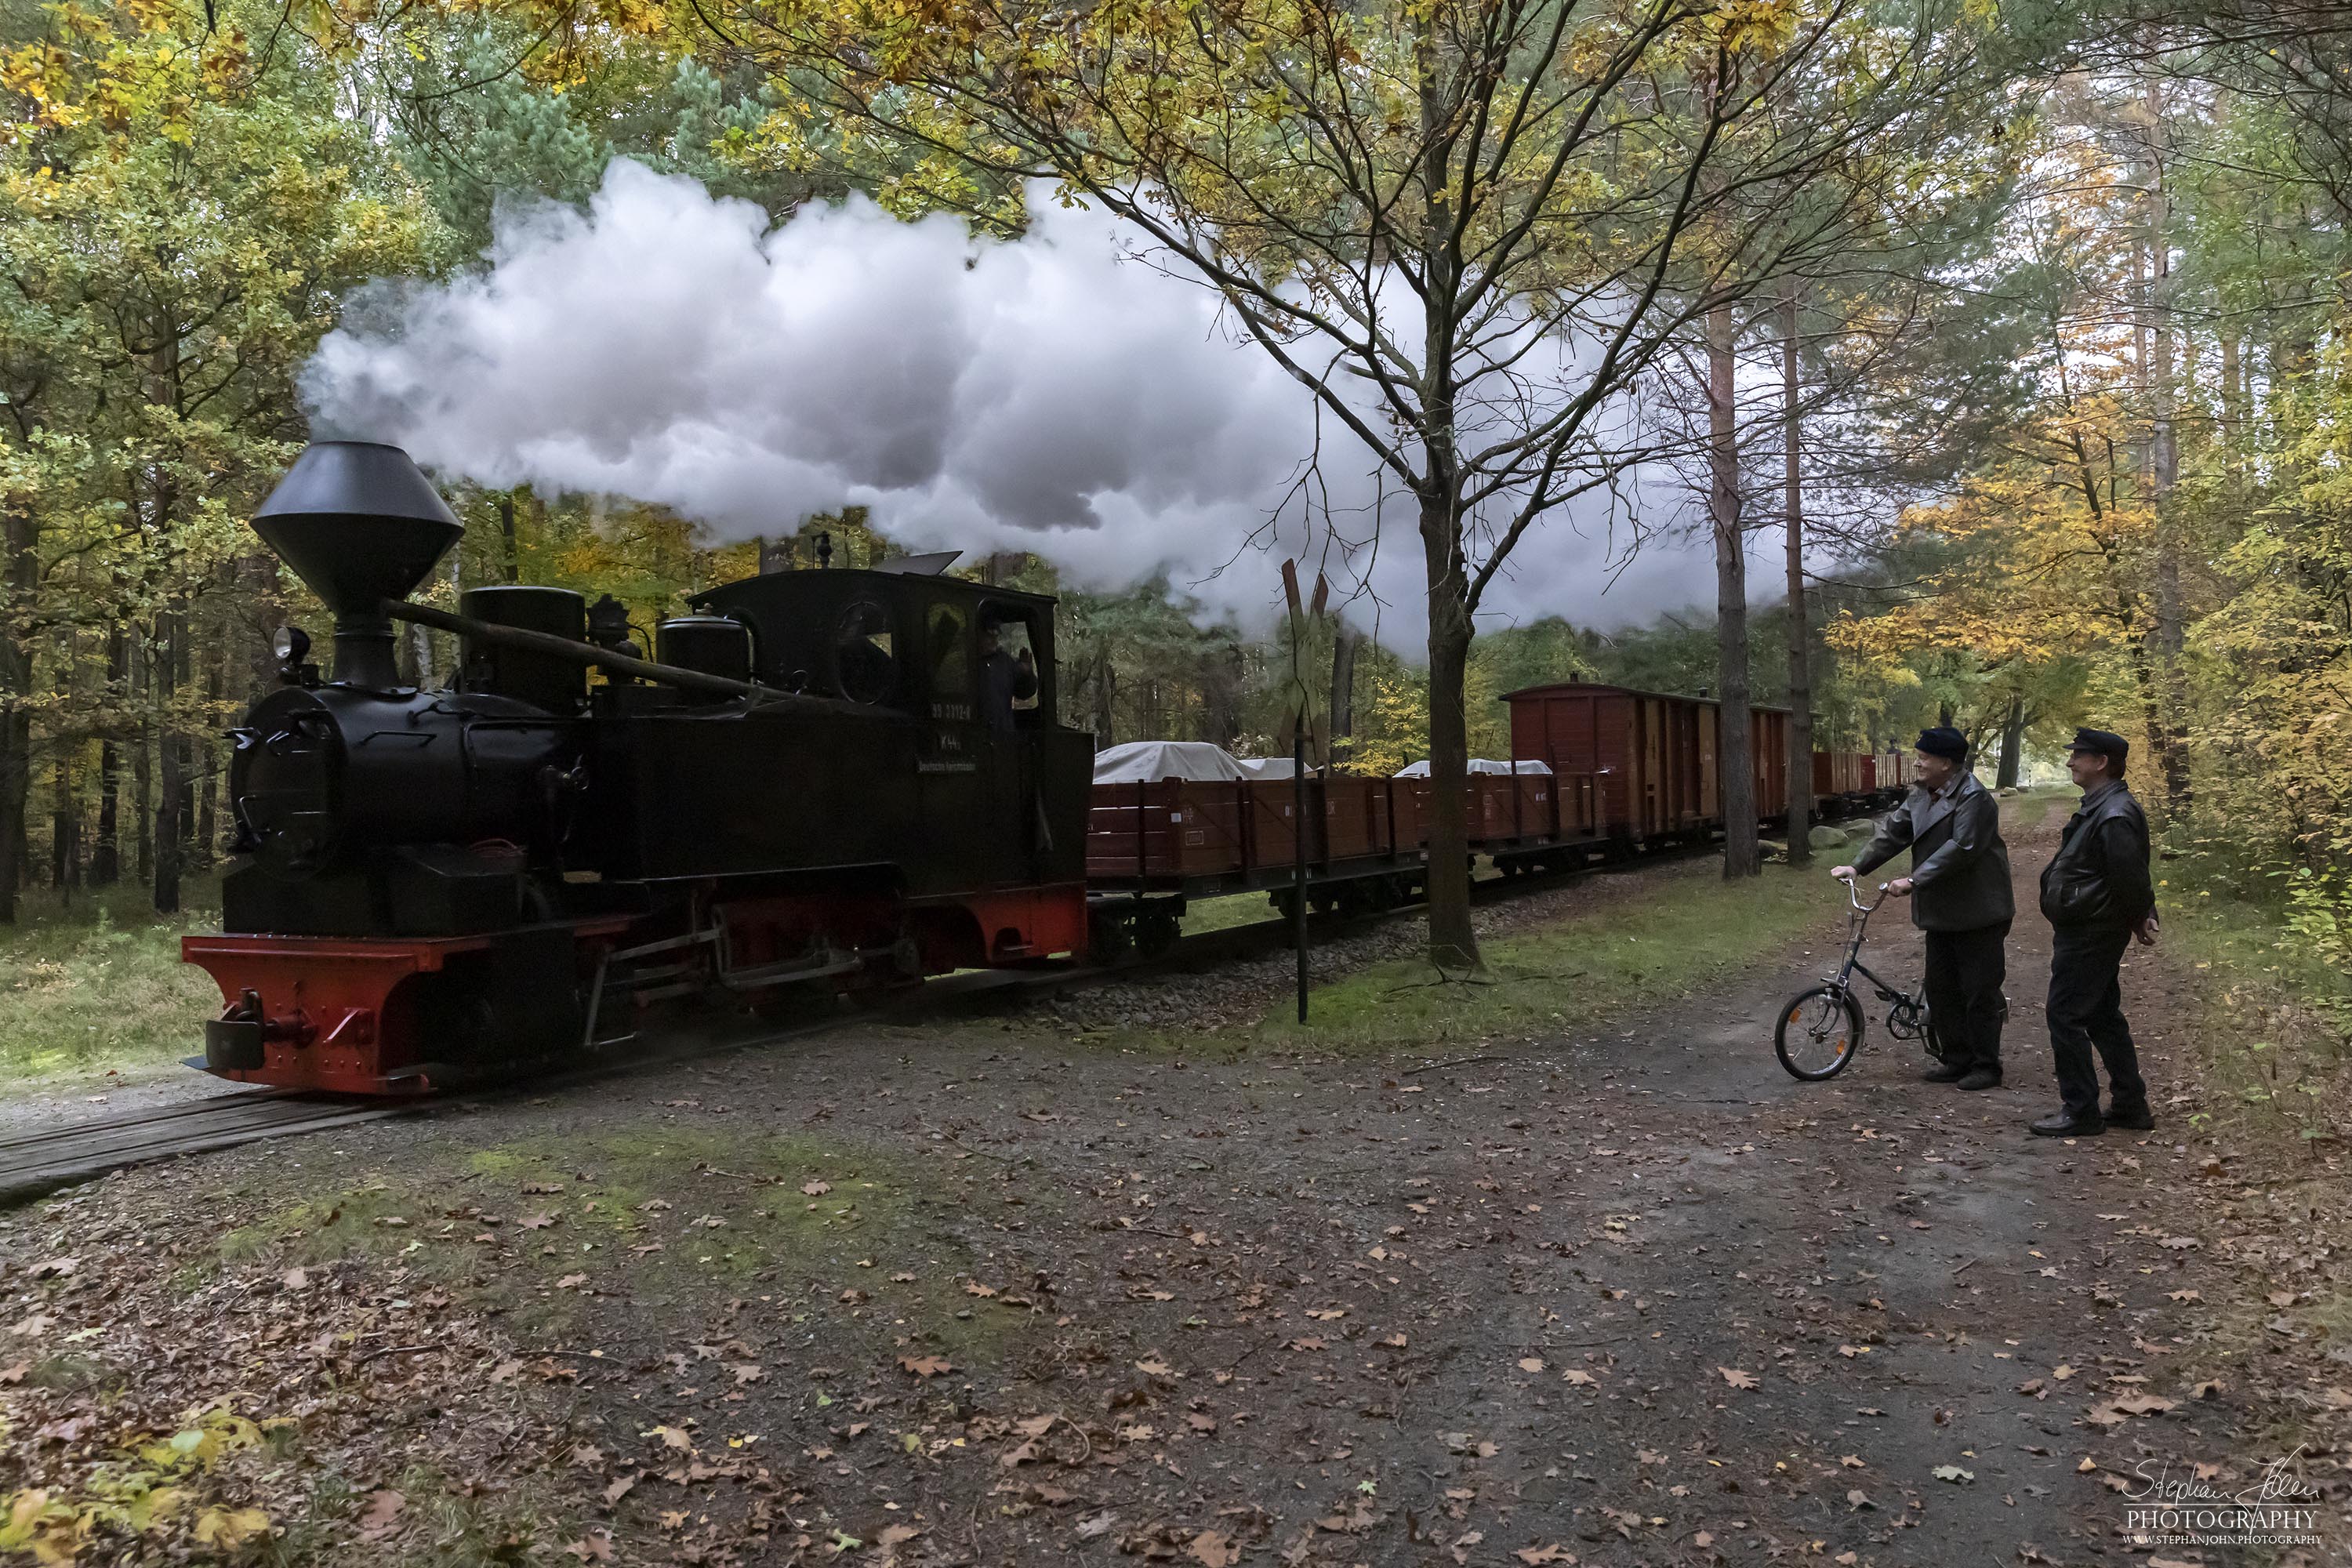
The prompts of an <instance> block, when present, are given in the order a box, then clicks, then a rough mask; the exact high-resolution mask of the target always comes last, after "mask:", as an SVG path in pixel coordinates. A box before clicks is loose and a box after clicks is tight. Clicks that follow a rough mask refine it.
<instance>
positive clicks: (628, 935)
mask: <svg viewBox="0 0 2352 1568" xmlns="http://www.w3.org/2000/svg"><path fill="white" fill-rule="evenodd" d="M252 521H253V526H254V529H255V530H256V531H257V532H258V533H259V534H260V536H261V538H262V540H263V541H264V542H266V543H267V544H268V546H269V547H270V548H271V549H272V550H273V551H275V552H277V553H278V556H279V558H280V559H281V560H283V561H284V562H285V563H286V564H287V565H288V566H289V567H291V568H292V569H293V571H294V572H295V574H297V575H299V577H300V578H301V579H302V581H303V582H304V583H306V584H309V585H310V589H311V590H312V592H314V593H315V594H316V595H318V596H319V598H320V600H321V601H322V602H323V603H324V604H325V605H326V606H327V608H328V609H329V611H330V612H331V614H332V616H333V617H334V640H333V658H332V665H331V674H329V675H328V676H325V677H322V676H321V675H320V669H319V667H318V666H317V665H316V664H314V663H312V662H311V661H310V639H309V637H308V636H307V635H306V634H304V633H303V632H301V631H300V630H299V629H297V628H293V627H288V628H285V629H283V630H281V632H280V633H279V634H278V648H277V652H278V659H279V662H280V669H279V677H278V679H279V684H278V689H276V690H273V691H271V692H270V693H268V695H267V696H265V697H263V698H262V699H260V700H258V701H257V702H256V703H255V704H254V705H253V707H252V709H251V710H249V711H248V713H247V715H246V719H245V722H244V723H243V724H241V725H239V726H237V727H236V729H235V730H234V731H232V732H231V733H232V735H233V737H234V740H235V742H236V750H235V752H234V754H233V757H232V759H231V763H230V769H229V795H230V805H231V810H232V816H233V821H234V831H235V835H236V837H235V839H234V842H233V843H232V844H231V846H230V847H231V849H232V850H233V852H234V858H233V859H232V862H231V869H230V870H229V871H228V873H227V875H226V878H225V879H224V880H223V884H222V893H221V903H222V922H221V923H222V926H223V928H224V929H223V930H222V931H221V932H219V933H218V934H207V935H196V936H190V937H187V938H185V939H184V942H183V944H182V955H183V956H184V958H185V959H186V960H187V961H188V962H189V963H195V964H199V965H201V966H202V967H203V968H205V970H206V971H208V972H209V973H211V974H212V976H213V977H214V979H215V981H216V982H218V984H219V985H220V988H221V994H222V998H223V1005H222V1010H221V1013H220V1015H219V1016H217V1017H215V1018H214V1019H212V1020H210V1021H209V1022H208V1023H207V1024H206V1025H205V1054H204V1055H203V1057H201V1058H191V1064H190V1065H192V1066H197V1067H201V1068H205V1069H206V1070H208V1071H210V1072H213V1073H216V1074H218V1075H220V1076H221V1077H224V1078H228V1079H238V1080H242V1081H246V1082H255V1083H268V1084H276V1085H282V1086H287V1087H291V1088H299V1089H320V1090H328V1091H335V1092H342V1093H353V1094H370V1095H408V1094H422V1093H426V1092H429V1091H431V1090H434V1089H445V1088H448V1087H451V1086H453V1085H458V1084H463V1083H465V1082H467V1081H470V1080H477V1079H486V1078H491V1077H505V1076H511V1075H515V1074H518V1073H522V1072H526V1071H528V1070H530V1068H533V1067H534V1066H538V1065H541V1064H552V1063H559V1062H564V1061H569V1060H572V1059H576V1058H579V1057H581V1056H582V1055H583V1054H586V1053H588V1052H591V1051H593V1050H594V1049H595V1048H597V1047H598V1046H599V1045H600V1043H601V1041H600V1033H602V1032H611V1029H612V1020H613V1018H614V1016H615V1014H616V1013H618V1012H621V1011H624V1010H633V1009H635V1007H637V1006H639V1005H647V1004H651V1003H655V1002H657V1001H660V1000H661V999H663V998H666V997H675V996H682V995H688V994H710V993H714V992H715V993H718V994H734V995H737V996H739V997H741V998H743V999H745V1000H746V1001H749V1002H751V1003H754V1004H758V1003H761V1002H763V1001H765V1000H768V999H771V998H774V997H777V996H779V995H782V994H786V993H787V992H789V991H792V990H795V989H799V988H802V987H804V986H806V985H808V984H811V983H814V984H821V985H826V986H831V987H835V988H836V989H844V990H855V989H858V988H866V987H883V986H891V985H899V984H911V983H913V982H915V981H918V980H920V979H921V978H923V977H924V976H927V975H932V974H938V973H945V972H948V971H950V970H955V969H961V968H982V967H992V966H1012V965H1025V964H1031V963H1037V962H1040V961H1043V960H1046V959H1049V958H1053V957H1055V956H1058V955H1063V954H1069V953H1075V952H1081V951H1090V952H1094V953H1095V954H1097V955H1098V956H1115V955H1117V954H1118V953H1121V952H1128V951H1133V950H1135V949H1138V948H1140V949H1141V950H1143V951H1145V952H1151V951H1155V950H1157V949H1160V948H1163V947H1165V946H1166V945H1168V944H1170V943H1172V942H1174V941H1175V939H1176V935H1177V931H1178V929H1179V928H1178V918H1179V917H1180V916H1181V913H1182V911H1183V909H1184V907H1185V903H1186V900H1188V899H1192V898H1199V897H1206V896H1212V895H1216V894H1226V893H1233V892H1237V891H1267V892H1271V893H1273V894H1274V896H1275V897H1276V900H1277V901H1279V900H1286V899H1288V898H1290V897H1291V896H1292V894H1293V889H1294V887H1295V885H1296V884H1295V879H1296V877H1297V866H1298V864H1299V862H1300V861H1301V860H1304V861H1305V862H1306V863H1307V867H1308V868H1309V873H1308V874H1309V881H1308V889H1309V897H1310V899H1311V900H1313V905H1314V907H1315V908H1317V909H1318V910H1340V911H1343V912H1344V911H1349V910H1373V909H1380V908H1385V907H1389V906H1391V905H1392V904H1394V903H1396V902H1397V901H1399V900H1403V899H1406V898H1409V897H1411V896H1412V895H1413V894H1414V893H1415V892H1416V891H1417V890H1418V889H1419V887H1420V885H1421V882H1422V879H1423V873H1424V872H1425V870H1426V867H1427V833H1426V826H1427V822H1428V817H1429V801H1428V788H1429V785H1428V782H1427V781H1426V780H1408V779H1351V778H1344V777H1339V776H1331V775H1326V776H1320V777H1317V778H1314V779H1312V780H1309V781H1304V782H1299V783H1292V782H1279V783H1272V784H1266V783H1249V782H1233V783H1223V782H1219V783H1189V782H1183V781H1175V780H1162V781H1158V782H1150V783H1145V784H1100V785H1097V784H1094V782H1093V767H1092V760H1093V752H1094V742H1093V738H1092V737H1091V736H1090V735H1089V734H1087V732H1086V731H1079V730H1071V729H1066V728H1063V727H1061V726H1060V725H1059V724H1057V723H1056V722H1055V715H1056V714H1057V713H1058V712H1059V711H1060V708H1059V705H1058V703H1057V702H1056V700H1055V698H1056V693H1055V658H1054V616H1053V609H1054V604H1053V601H1052V600H1051V599H1047V598H1044V597H1040V596H1038V595H1032V594H1023V593H1015V592H1013V591H1010V590H1007V589H1003V588H999V587H993V586H988V585H984V584H974V583H967V582H963V581H961V580H959V579H956V578H951V577H948V576H945V575H942V574H939V573H938V572H937V570H936V568H937V567H938V566H939V565H942V564H944V563H945V560H946V559H947V558H944V557H932V558H921V557H919V558H916V559H915V561H913V562H911V563H908V562H901V563H887V564H886V565H884V566H881V567H877V568H874V569H870V570H865V571H852V570H846V569H845V570H837V571H836V570H823V571H799V572H783V573H775V574H765V575H761V576H758V577H753V578H749V579H746V580H744V581H741V582H736V583H730V584H724V585H723V586H720V587H717V588H713V589H710V590H709V591H708V592H705V593H702V594H698V595H693V596H692V597H691V598H690V599H689V600H688V604H689V605H690V606H691V608H692V610H693V612H694V613H692V614H689V615H685V616H676V617H673V618H671V619H668V620H665V621H662V622H661V623H660V624H659V625H658V626H656V627H655V629H654V635H653V643H654V658H651V659H648V658H645V657H644V651H643V650H642V649H641V648H640V647H637V645H636V643H635V640H634V637H635V634H634V632H633V631H632V628H631V627H630V625H629V620H628V615H627V612H626V610H625V608H624V607H623V606H622V605H619V604H617V603H615V602H614V600H612V599H611V598H610V597H609V596H607V597H605V598H604V599H601V600H600V601H598V602H597V603H596V604H594V605H590V604H588V603H587V602H586V601H585V599H584V597H583V595H580V594H577V593H574V592H572V591H571V590H568V589H563V588H552V587H541V586H530V585H505V586H495V587H478V588H475V589H472V590H470V591H468V592H467V593H465V594H464V595H461V596H460V598H459V600H458V613H457V614H455V615H451V614H448V613H446V612H443V611H439V610H435V609H432V608H430V607H427V606H425V605H416V604H413V603H409V602H408V601H407V597H406V596H407V595H409V594H410V593H411V592H412V591H414V590H415V587H416V586H417V584H420V583H422V582H423V581H424V580H425V577H426V576H427V574H430V573H431V572H432V570H433V568H434V566H435V564H436V563H437V562H438V561H439V560H440V559H441V558H442V557H443V556H444V555H445V554H446V552H447V551H448V550H449V548H450V546H451V545H453V544H454V543H455V542H457V538H458V537H459V535H460V534H462V533H463V531H464V529H463V528H462V526H461V525H460V524H459V523H458V521H457V517H456V516H455V515H454V514H453V513H452V512H451V511H450V510H449V508H448V506H447V505H446V503H445V502H444V501H443V500H442V499H441V497H440V495H439V494H438V493H436V491H435V489H433V486H432V484H431V483H430V482H429V481H428V480H427V479H425V476H424V475H423V474H422V473H420V472H419V471H418V470H417V468H416V467H415V465H414V464H413V463H412V462H410V460H409V458H408V456H407V454H406V453H404V452H403V451H401V450H400V449H399V448H398V447H386V446H380V445H375V444H373V443H367V442H352V441H320V442H316V443H313V444H312V445H311V446H310V447H308V448H307V449H306V450H305V451H304V452H303V453H302V455H301V457H300V458H299V459H297V461H296V462H295V464H294V466H293V468H290V469H289V471H288V473H287V475H286V477H285V479H284V480H283V481H281V482H280V483H279V485H278V488H277V489H276V490H274V491H273V492H272V493H271V494H270V496H269V498H268V500H267V501H265V502H264V503H263V504H262V506H261V507H260V509H259V510H257V512H256V513H255V514H254V517H253V520H252ZM926 563H928V564H929V565H930V566H931V567H932V568H933V570H931V571H929V572H928V573H927V572H925V571H924V570H923V569H922V568H923V566H924V565H925V564H926ZM401 623H406V624H411V625H421V626H428V627H435V628H437V629H440V630H442V631H446V632H449V633H452V634H454V635H455V636H456V637H457V640H458V645H459V650H460V662H459V667H458V670H457V676H456V678H455V679H453V680H452V681H451V682H450V683H449V685H448V686H447V687H446V689H441V690H437V691H428V690H420V689H417V688H415V686H411V685H406V684H404V683H403V682H402V680H401V679H400V677H399V673H398V668H397V664H396V661H395V660H394V627H395V625H397V624H401ZM592 669H595V670H599V671H601V672H602V674H603V677H604V679H601V680H597V681H594V682H593V683H592V681H591V680H590V678H589V672H590V671H591V670H592ZM1508 700H1509V701H1510V703H1511V705H1512V712H1513V731H1514V742H1515V751H1516V752H1517V754H1518V755H1521V756H1525V757H1528V758H1533V759H1541V761H1542V763H1543V764H1544V768H1542V769H1538V770H1536V771H1531V772H1529V773H1519V772H1518V771H1517V768H1516V765H1515V768H1514V772H1513V773H1512V774H1510V775H1507V776H1502V777H1494V778H1487V777H1477V778H1473V779H1472V780H1471V781H1470V803H1469V810H1470V816H1469V830H1470V843H1471V847H1472V849H1473V850H1474V851H1475V852H1476V853H1479V854H1484V855H1486V856H1488V857H1490V858H1492V860H1493V862H1494V864H1495V865H1496V867H1497V868H1500V869H1501V870H1503V871H1504V872H1505V873H1506V874H1509V873H1512V872H1515V871H1519V870H1525V869H1548V868H1562V867H1569V866H1575V865H1581V864H1583V863H1585V862H1587V861H1589V860H1596V859H1608V858H1617V857H1620V856H1622V855H1626V854H1633V853H1641V852H1643V851H1645V850H1647V849H1649V848H1653V847H1658V846H1661V845H1666V844H1675V843H1688V842H1703V841H1705V840H1706V838H1707V837H1710V836H1712V835H1714V834H1718V833H1720V831H1721V830H1722V826H1723V825H1722V818H1721V816H1720V812H1719V807H1718V805H1717V778H1716V765H1715V756H1716V750H1717V748H1716V744H1715V738H1716V728H1717V712H1716V709H1717V704H1713V703H1710V702H1707V701H1706V700H1705V699H1692V698H1679V697H1668V696H1661V695H1658V694H1654V693H1644V692H1629V691H1625V690H1622V689H1619V688H1614V687H1601V686H1586V685H1578V684H1570V685H1569V686H1566V687H1541V688H1532V689H1528V690H1525V691H1518V692H1513V693H1511V694H1510V697H1509V699H1508ZM1756 712H1757V714H1758V719H1759V724H1763V725H1765V727H1766V728H1767V730H1768V731H1769V725H1770V721H1772V720H1773V719H1774V718H1775V717H1776V715H1775V710H1768V709H1759V710H1756ZM1780 717H1785V716H1780ZM1773 732H1777V731H1773ZM1767 741H1768V743H1767V744H1763V745H1759V747H1757V748H1756V751H1755V754H1754V758H1753V761H1754V763H1755V766H1756V768H1757V770H1758V773H1757V778H1756V798H1757V800H1758V802H1759V813H1760V814H1761V816H1763V817H1764V818H1766V819H1767V820H1769V819H1771V818H1772V817H1774V816H1776V815H1778V814H1782V813H1785V811H1786V800H1787V795H1786V782H1787V781H1786V777H1785V765H1784V763H1782V761H1781V760H1780V753H1779V751H1778V749H1777V748H1775V747H1773V746H1771V745H1770V744H1769V735H1768V736H1767ZM1900 761H1901V759H1900V758H1899V757H1897V758H1892V759H1878V760H1876V761H1875V762H1874V760H1873V759H1871V758H1869V757H1867V756H1861V755H1848V754H1845V753H1839V754H1836V755H1831V754H1828V753H1824V754H1822V755H1820V756H1817V757H1816V758H1815V764H1816V773H1817V774H1818V775H1820V776H1821V782H1822V783H1823V784H1829V785H1831V786H1832V787H1830V788H1829V789H1825V790H1823V791H1822V794H1823V796H1824V804H1825V805H1827V806H1828V807H1829V808H1830V809H1831V810H1832V811H1835V810H1838V809H1841V808H1843V809H1859V808H1861V807H1863V806H1864V805H1872V804H1878V803H1880V802H1883V801H1884V800H1886V799H1889V798H1892V796H1893V795H1894V794H1895V793H1898V792H1899V789H1900V784H1901V777H1900V774H1899V773H1896V772H1895V771H1894V770H1893V768H1892V767H1891V766H1882V765H1880V764H1881V763H1899V762H1900ZM1825 763H1826V764H1829V765H1828V766H1827V767H1824V764H1825ZM1302 805H1303V806H1304V810H1303V812H1302V811H1300V810H1299V809H1298V808H1299V807H1300V806H1302ZM623 1032H625V1028H624V1031H623Z"/></svg>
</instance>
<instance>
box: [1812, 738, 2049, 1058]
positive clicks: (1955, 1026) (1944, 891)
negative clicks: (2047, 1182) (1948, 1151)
mask: <svg viewBox="0 0 2352 1568" xmlns="http://www.w3.org/2000/svg"><path fill="white" fill-rule="evenodd" d="M1916 761H1917V767H1916V773H1915V774H1914V778H1915V782H1914V783H1913V784H1912V786H1911V793H1910V794H1909V795H1906V796H1905V797H1904V800H1903V804H1902V805H1898V806H1896V807H1895V809H1894V810H1893V811H1891V812H1889V813H1888V814H1887V815H1886V816H1885V818H1884V819H1883V820H1881V821H1880V823H1879V825H1878V831H1877V832H1876V833H1875V834H1874V835H1872V837H1871V840H1870V842H1869V843H1868V844H1866V845H1864V847H1863V850H1862V853H1861V854H1860V855H1858V856H1856V857H1854V862H1853V865H1851V866H1840V867H1837V868H1834V869H1832V871H1831V872H1830V875H1831V876H1832V877H1835V878H1837V879H1840V880H1841V881H1844V880H1848V879H1852V878H1853V877H1856V876H1859V875H1861V874H1862V873H1863V872H1865V871H1868V870H1870V869H1871V868H1874V867H1876V866H1879V865H1882V864H1884V863H1885V862H1886V861H1888V860H1891V859H1893V858H1895V856H1896V855H1898V854H1900V853H1901V852H1902V851H1903V850H1905V849H1908V850H1910V851H1911V874H1910V875H1909V876H1907V877H1897V878H1896V879H1895V880H1894V881H1892V882H1890V883H1888V884H1887V890H1888V891H1889V892H1892V893H1894V894H1895V895H1896V896H1897V897H1906V896H1907V897H1909V898H1910V900H1911V923H1912V924H1914V925H1916V926H1917V927H1918V928H1919V929H1920V930H1921V931H1925V932H1926V933H1927V1011H1928V1012H1929V1013H1930V1014H1931V1015H1932V1016H1934V1018H1935V1020H1936V1034H1937V1037H1938V1038H1939V1039H1941V1040H1942V1041H1943V1043H1944V1059H1943V1060H1942V1061H1941V1062H1939V1063H1937V1065H1936V1066H1935V1067H1933V1068H1929V1069H1928V1070H1927V1072H1926V1073H1925V1074H1923V1075H1922V1076H1923V1077H1924V1078H1925V1079H1927V1082H1929V1083H1957V1084H1958V1085H1959V1087H1960V1088H1962V1089H1997V1088H1999V1087H2000V1025H2001V1018H2002V1016H2003V1015H2004V1014H2005V1013H2006V1012H2007V1011H2008V1005H2007V1004H2006V1003H2005V1002H2004V1001H2003V1000H2002V998H2001V992H2000V986H2001V982H2002V981H2003V980H2004V979H2006V978H2007V975H2008V961H2007V958H2006V957H2005V955H2004V954H2003V952H2002V951H2001V946H2002V943H2004V942H2007V941H2008V940H2009V922H2010V921H2011V919H2012V918H2013V917H2014V916H2015V914H2016V912H2017V904H2016V900H2015V898H2014V897H2013V896H2012V895H2011V892H2010V887H2009V846H2007V845H2006V844H2003V843H2002V842H2001V840H2000V803H1999V802H1998V801H1996V800H1994V799H1993V797H1992V795H1991V792H1990V791H1989V790H1987V789H1986V788H1985V787H1984V785H1982V784H1979V783H1978V782H1977V778H1976V775H1975V774H1974V773H1970V772H1969V767H1968V761H1969V742H1968V737H1967V736H1965V735H1963V734H1961V733H1960V732H1959V731H1958V730H1955V729H1952V728H1950V727H1948V726H1938V727H1937V728H1936V729H1933V730H1923V731H1920V734H1919V746H1918V754H1917V759H1916Z"/></svg>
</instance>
